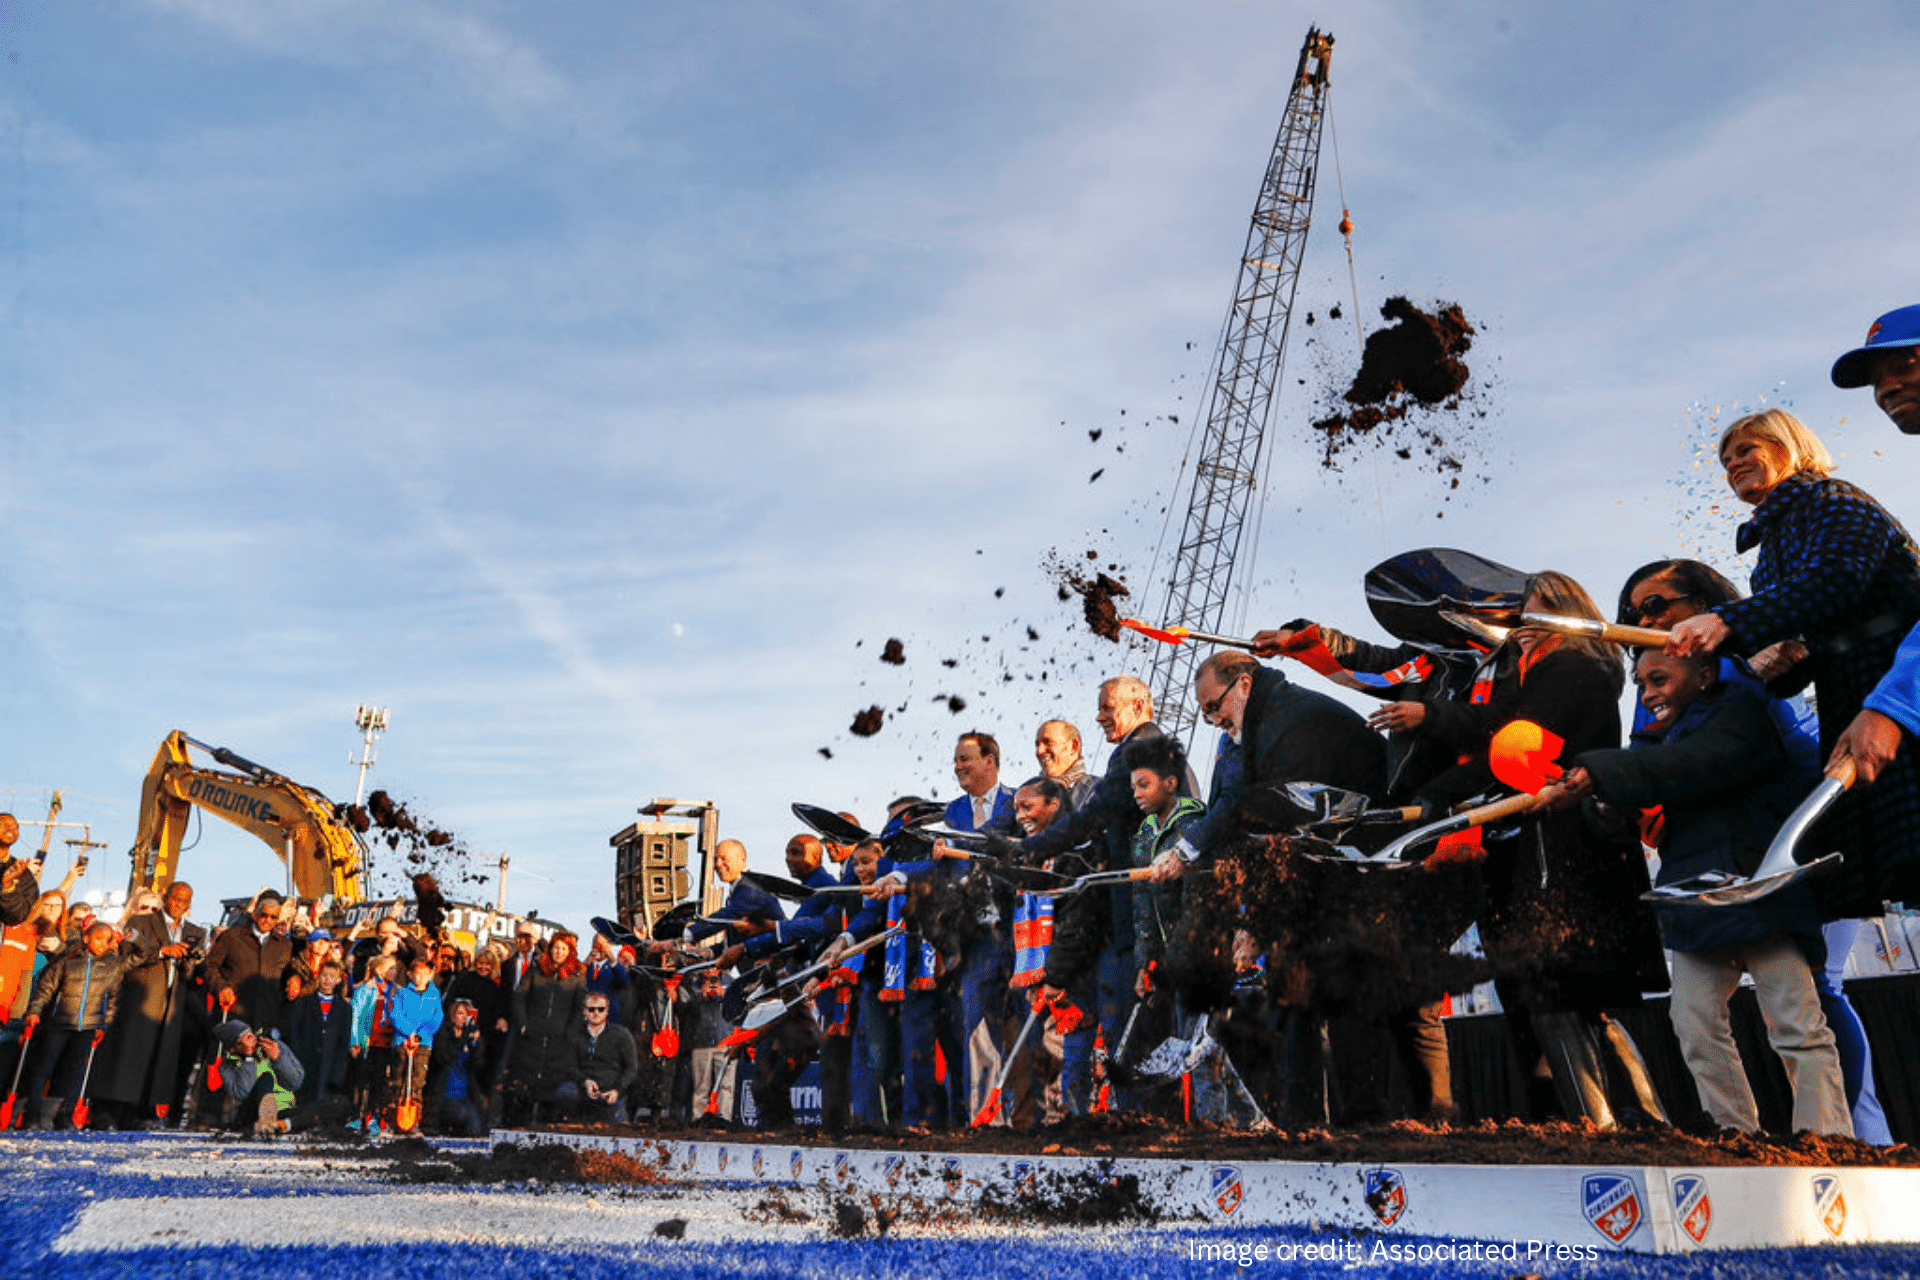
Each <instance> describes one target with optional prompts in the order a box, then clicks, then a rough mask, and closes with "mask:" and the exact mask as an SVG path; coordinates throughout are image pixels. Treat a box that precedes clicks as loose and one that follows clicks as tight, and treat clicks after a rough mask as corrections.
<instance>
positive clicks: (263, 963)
mask: <svg viewBox="0 0 1920 1280" xmlns="http://www.w3.org/2000/svg"><path fill="white" fill-rule="evenodd" d="M281 903H282V899H281V897H280V895H279V894H277V893H275V892H274V891H273V890H271V889H266V890H262V891H261V894H260V896H259V897H258V898H256V899H255V900H254V904H253V915H252V918H251V919H250V920H248V921H247V923H246V924H240V925H234V926H233V927H231V928H229V929H227V930H225V931H223V932H222V933H221V934H220V937H219V938H218V940H216V941H215V942H214V944H213V949H212V950H211V951H209V952H208V953H207V985H208V986H209V987H211V988H212V989H213V991H214V994H215V996H216V997H219V996H222V995H224V994H225V993H226V992H229V991H231V992H232V993H233V1010H232V1012H231V1013H230V1014H228V1016H229V1017H230V1018H234V1019H237V1020H239V1021H241V1022H246V1023H249V1024H251V1025H253V1026H256V1027H275V1026H279V1025H280V1005H281V1001H282V991H283V987H282V985H281V978H282V976H283V975H284V974H285V973H286V971H287V966H288V964H290V963H291V962H292V960H293V941H292V939H290V938H288V937H287V935H286V934H284V933H282V932H280V908H281Z"/></svg>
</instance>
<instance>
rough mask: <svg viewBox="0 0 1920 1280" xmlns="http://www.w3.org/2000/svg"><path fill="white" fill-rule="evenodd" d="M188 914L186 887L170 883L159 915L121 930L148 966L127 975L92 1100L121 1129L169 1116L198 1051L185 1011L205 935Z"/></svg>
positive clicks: (146, 915)
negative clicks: (114, 1115) (112, 1107)
mask: <svg viewBox="0 0 1920 1280" xmlns="http://www.w3.org/2000/svg"><path fill="white" fill-rule="evenodd" d="M149 901H151V899H149ZM192 910H193V886H192V885H190V884H188V883H187V882H186V881H184V880H176V881H174V882H173V883H172V884H171V885H169V886H168V887H167V893H166V896H165V897H164V898H163V899H161V903H160V909H159V910H147V911H140V912H136V913H135V914H134V915H133V916H131V917H130V918H129V919H128V920H127V922H126V925H125V927H124V932H125V933H126V935H127V938H128V941H129V942H131V943H132V944H133V949H134V950H135V951H136V952H137V953H138V954H140V955H142V956H146V957H150V958H149V959H147V961H146V962H145V963H143V964H136V965H135V966H134V967H133V968H131V969H129V970H127V976H126V981H125V985H124V986H122V987H121V989H120V1007H119V1013H118V1015H117V1017H116V1020H115V1022H114V1026H113V1033H112V1034H111V1035H109V1036H108V1037H107V1039H106V1042H105V1050H104V1053H103V1055H102V1057H103V1059H104V1060H103V1061H102V1062H101V1064H100V1065H99V1067H97V1068H96V1069H95V1071H94V1086H93V1096H94V1097H95V1098H97V1099H100V1100H102V1101H106V1102H113V1103H117V1104H118V1105H119V1110H120V1115H119V1121H120V1124H121V1126H122V1127H132V1126H134V1125H136V1124H142V1123H147V1122H158V1121H163V1120H165V1119H166V1118H167V1117H168V1116H169V1115H170V1114H172V1113H173V1112H174V1108H175V1106H176V1104H177V1103H178V1101H179V1095H180V1085H181V1083H182V1081H181V1079H180V1077H181V1075H182V1073H183V1069H184V1067H185V1065H186V1062H187V1060H188V1059H189V1058H190V1057H191V1055H192V1053H193V1051H194V1050H195V1049H196V1048H198V1042H197V1040H196V1038H195V1028H194V1025H193V1019H192V1017H191V1006H192V1002H193V999H194V997H195V994H196V984H195V982H194V976H195V970H196V969H198V968H199V965H200V962H201V961H202V960H204V959H205V958H206V955H207V931H206V930H205V929H204V928H202V927H201V926H199V925H197V924H194V923H193V922H192V921H190V920H188V919H187V913H188V912H189V911H192Z"/></svg>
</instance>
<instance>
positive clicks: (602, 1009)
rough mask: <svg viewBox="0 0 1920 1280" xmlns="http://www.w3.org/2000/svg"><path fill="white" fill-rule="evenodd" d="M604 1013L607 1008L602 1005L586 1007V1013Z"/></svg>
mask: <svg viewBox="0 0 1920 1280" xmlns="http://www.w3.org/2000/svg"><path fill="white" fill-rule="evenodd" d="M606 1011H607V1006H605V1005H603V1004H590V1005H588V1006H587V1012H588V1013H605V1012H606Z"/></svg>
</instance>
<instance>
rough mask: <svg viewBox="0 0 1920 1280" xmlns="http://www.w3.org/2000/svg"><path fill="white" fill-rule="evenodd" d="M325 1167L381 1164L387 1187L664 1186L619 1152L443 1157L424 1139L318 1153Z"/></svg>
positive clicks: (534, 1150)
mask: <svg viewBox="0 0 1920 1280" xmlns="http://www.w3.org/2000/svg"><path fill="white" fill-rule="evenodd" d="M315 1154H318V1155H320V1156H321V1157H322V1158H323V1159H325V1160H326V1162H327V1163H328V1165H329V1167H331V1165H332V1164H333V1162H334V1161H335V1160H342V1161H345V1160H354V1161H355V1163H362V1164H364V1163H367V1162H372V1161H384V1162H386V1163H387V1164H388V1168H387V1170H386V1172H385V1174H384V1178H385V1180H386V1181H390V1182H402V1183H453V1184H456V1185H461V1186H466V1185H484V1186H491V1185H498V1184H503V1183H523V1182H525V1183H533V1182H537V1183H558V1182H569V1183H571V1182H584V1183H593V1184H599V1185H612V1186H619V1185H626V1186H655V1185H658V1184H661V1183H664V1182H666V1181H668V1179H667V1178H666V1177H665V1176H664V1175H662V1174H661V1172H660V1170H659V1169H658V1168H657V1167H655V1166H654V1165H653V1164H651V1163H645V1162H642V1161H639V1160H636V1159H634V1158H633V1157H632V1156H629V1155H623V1154H621V1153H620V1152H617V1151H600V1150H595V1149H591V1148H588V1149H579V1150H576V1149H575V1148H573V1147H563V1146H558V1145H553V1144H542V1143H536V1144H532V1145H529V1146H517V1145H515V1144H513V1143H507V1142H502V1143H496V1144H495V1145H494V1148H493V1150H491V1151H486V1152H456V1151H443V1150H441V1149H439V1148H438V1147H435V1146H434V1145H433V1144H432V1143H430V1142H428V1141H427V1140H425V1139H424V1138H403V1139H401V1140H400V1141H398V1142H389V1143H384V1144H381V1145H377V1146H368V1147H365V1148H362V1149H361V1152H360V1154H359V1156H358V1158H357V1159H356V1157H355V1156H353V1155H351V1154H348V1153H343V1152H341V1151H339V1150H336V1149H328V1150H326V1151H324V1152H316V1153H315Z"/></svg>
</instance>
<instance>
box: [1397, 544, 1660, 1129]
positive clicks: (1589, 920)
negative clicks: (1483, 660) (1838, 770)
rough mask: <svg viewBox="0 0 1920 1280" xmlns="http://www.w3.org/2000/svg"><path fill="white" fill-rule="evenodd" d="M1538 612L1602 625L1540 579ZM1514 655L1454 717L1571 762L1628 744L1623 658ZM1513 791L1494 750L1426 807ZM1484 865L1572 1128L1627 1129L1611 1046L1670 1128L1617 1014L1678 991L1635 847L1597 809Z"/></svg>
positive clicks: (1502, 985) (1526, 1026) (1511, 1016)
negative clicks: (1609, 1066)
mask: <svg viewBox="0 0 1920 1280" xmlns="http://www.w3.org/2000/svg"><path fill="white" fill-rule="evenodd" d="M1526 609H1527V610H1528V611H1529V612H1539V613H1551V614H1560V615H1563V616H1574V617H1581V618H1594V619H1598V618H1599V617H1600V611H1599V610H1598V609H1597V608H1596V607H1595V606H1594V603H1593V600H1592V598H1591V597H1590V596H1588V594H1587V593H1586V591H1585V590H1584V589H1583V588H1582V587H1581V586H1580V585H1579V584H1578V583H1577V582H1575V581H1573V579H1571V578H1569V577H1567V576H1566V575H1565V574H1561V573H1542V574H1538V575H1536V576H1535V577H1534V579H1533V581H1532V585H1531V588H1530V590H1529V591H1528V595H1527V601H1526ZM1507 644H1508V645H1509V646H1511V648H1512V649H1513V651H1514V654H1515V659H1514V662H1513V666H1512V668H1511V673H1510V674H1509V675H1507V676H1505V677H1504V678H1503V680H1502V681H1501V682H1500V683H1499V684H1497V685H1496V686H1495V688H1494V690H1493V693H1492V696H1491V698H1490V699H1489V700H1488V701H1487V702H1485V703H1483V704H1477V705H1461V704H1450V705H1451V706H1452V708H1453V709H1455V710H1457V711H1458V712H1459V713H1461V714H1463V715H1466V714H1471V715H1472V716H1474V717H1476V718H1477V719H1478V720H1479V722H1480V724H1481V725H1482V726H1483V727H1484V731H1485V735H1486V739H1487V740H1488V741H1491V739H1492V736H1493V735H1494V734H1495V733H1497V732H1498V731H1499V730H1500V729H1501V728H1502V727H1503V726H1505V725H1507V724H1510V723H1512V722H1514V721H1518V720H1526V721H1531V722H1532V723H1534V724H1537V725H1539V726H1541V727H1542V728H1544V729H1546V730H1548V731H1549V732H1551V733H1553V734H1556V735H1558V736H1559V737H1560V738H1561V739H1562V740H1564V742H1565V746H1564V748H1563V750H1562V753H1561V760H1562V761H1566V762H1570V761H1571V760H1572V759H1573V758H1574V757H1575V756H1577V755H1579V754H1580V753H1581V752H1583V751H1593V750H1599V749H1602V748H1610V747H1617V746H1619V745H1620V737H1621V734H1620V695H1621V692H1622V690H1623V689H1624V687H1625V684H1626V673H1625V668H1624V666H1623V663H1622V659H1621V655H1620V651H1619V649H1618V647H1617V646H1615V645H1611V644H1607V643H1605V642H1603V641H1598V640H1588V639H1584V638H1579V637H1572V636H1554V635H1550V634H1548V633H1545V632H1540V631H1534V630H1531V629H1521V630H1518V631H1515V632H1514V633H1513V635H1512V636H1510V637H1509V638H1508V641H1507ZM1476 736H1477V735H1476ZM1504 790H1506V789H1505V788H1503V787H1502V786H1501V784H1500V783H1499V782H1498V780H1497V779H1496V778H1495V777H1494V774H1493V770H1492V767H1491V766H1490V764H1489V763H1488V759H1487V755H1486V753H1485V752H1484V751H1481V752H1478V753H1476V754H1475V755H1473V756H1472V758H1470V759H1468V760H1467V761H1465V762H1463V763H1461V764H1459V765H1456V766H1455V767H1454V768H1452V769H1449V770H1447V771H1446V772H1445V773H1443V774H1441V775H1439V776H1438V777H1436V778H1434V779H1433V780H1432V781H1430V782H1428V783H1427V784H1426V785H1425V786H1423V787H1421V788H1420V789H1419V791H1418V792H1417V793H1416V794H1417V798H1418V799H1419V801H1420V802H1421V803H1422V804H1423V805H1425V806H1427V807H1428V808H1429V809H1431V811H1432V812H1434V813H1436V814H1438V813H1442V812H1444V811H1445V810H1446V808H1448V807H1449V806H1451V805H1454V804H1457V803H1459V802H1461V801H1464V800H1468V799H1470V798H1474V797H1478V796H1481V795H1483V794H1485V793H1487V792H1490V791H1504ZM1437 856H1438V857H1439V858H1441V859H1442V860H1443V861H1452V860H1453V859H1452V858H1451V857H1450V856H1449V855H1447V854H1441V855H1437ZM1467 856H1469V857H1473V856H1476V855H1471V854H1469V855H1467ZM1477 856H1478V857H1479V859H1480V879H1481V886H1482V893H1483V896H1482V904H1481V910H1480V914H1479V925H1480V940H1481V943H1482V945H1483V946H1484V947H1485V949H1486V954H1487V958H1488V959H1489V960H1490V961H1491V962H1492V964H1493V967H1494V970H1495V972H1496V974H1497V975H1499V976H1498V978H1497V979H1496V985H1497V986H1498V988H1499V990H1500V998H1501V1003H1502V1005H1503V1006H1504V1007H1505V1008H1506V1010H1507V1022H1508V1025H1509V1027H1510V1028H1512V1030H1513V1033H1514V1035H1515V1039H1516V1043H1517V1046H1518V1048H1519V1049H1520V1053H1521V1061H1522V1062H1523V1063H1532V1062H1534V1061H1537V1060H1538V1058H1539V1056H1540V1052H1541V1051H1544V1052H1545V1053H1546V1056H1547V1060H1548V1064H1549V1066H1550V1067H1551V1068H1552V1071H1553V1081H1554V1086H1555V1089H1556V1091H1557V1093H1558V1094H1559V1100H1560V1105H1561V1107H1562V1109H1563V1110H1565V1111H1566V1113H1567V1115H1568V1117H1569V1118H1570V1119H1578V1118H1579V1117H1581V1116H1585V1117H1588V1118H1590V1119H1592V1120H1593V1121H1594V1122H1595V1123H1596V1124H1598V1125H1599V1126H1600V1127H1602V1128H1608V1127H1611V1126H1612V1125H1613V1124H1614V1117H1613V1110H1612V1107H1611V1105H1610V1103H1609V1102H1608V1099H1607V1096H1606V1089H1605V1073H1604V1071H1603V1070H1602V1067H1601V1058H1600V1048H1601V1046H1602V1045H1605V1046H1607V1048H1608V1049H1610V1050H1611V1052H1612V1053H1613V1054H1614V1056H1615V1057H1616V1058H1617V1059H1618V1060H1619V1062H1620V1064H1621V1066H1622V1067H1623V1068H1624V1070H1625V1072H1626V1075H1627V1077H1628V1078H1629V1079H1630V1080H1631V1081H1632V1082H1633V1085H1634V1092H1635V1095H1636V1097H1635V1104H1636V1106H1637V1107H1638V1108H1639V1109H1640V1110H1641V1111H1644V1112H1646V1113H1648V1114H1649V1115H1650V1116H1652V1117H1653V1118H1655V1119H1664V1109H1663V1108H1662V1107H1661V1106H1660V1103H1659V1100H1658V1099H1657V1097H1656V1096H1655V1095H1654V1093H1653V1089H1652V1084H1651V1082H1650V1080H1649V1079H1648V1077H1647V1076H1646V1072H1645V1068H1644V1066H1643V1065H1642V1063H1641V1062H1640V1058H1639V1053H1638V1051H1637V1049H1636V1048H1635V1047H1634V1045H1633V1042H1632V1040H1631V1039H1630V1038H1629V1037H1628V1036H1627V1033H1626V1031H1625V1029H1624V1028H1622V1027H1621V1026H1620V1025H1619V1024H1618V1023H1616V1022H1614V1021H1613V1020H1612V1019H1610V1018H1608V1017H1607V1016H1606V1015H1605V1013H1604V1012H1603V1011H1604V1010H1606V1009H1609V1008H1620V1007H1623V1006H1630V1005H1635V1004H1638V1003H1639V1001H1640V996H1641V993H1642V992H1651V991H1664V990H1666V988H1667V972H1666V964H1665V960H1664V957H1663V956H1662V954H1661V950H1660V938H1659V932H1658V929H1657V928H1656V926H1655V923H1654V918H1653V914H1652V912H1651V911H1650V910H1649V908H1648V907H1647V904H1646V903H1644V902H1642V901H1641V900H1640V895H1641V894H1643V893H1645V892H1646V891H1647V890H1648V888H1649V884H1648V880H1647V868H1646V860H1645V858H1644V857H1643V856H1642V854H1641V852H1640V844H1639V840H1638V839H1637V838H1636V836H1635V834H1634V833H1633V832H1632V831H1630V830H1626V829H1624V828H1618V827H1614V826H1612V825H1611V824H1607V823H1604V822H1602V821H1600V820H1598V819H1597V818H1596V816H1595V815H1594V814H1593V813H1592V812H1591V811H1590V810H1586V809H1573V810H1567V811H1562V812H1555V813H1545V814H1539V815H1535V816H1530V817H1528V818H1526V819H1524V820H1522V821H1521V822H1520V823H1519V824H1518V825H1517V826H1516V827H1512V828H1504V829H1501V830H1499V831H1496V832H1489V833H1486V835H1485V839H1484V841H1483V849H1482V851H1481V852H1480V853H1479V854H1478V855H1477Z"/></svg>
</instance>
